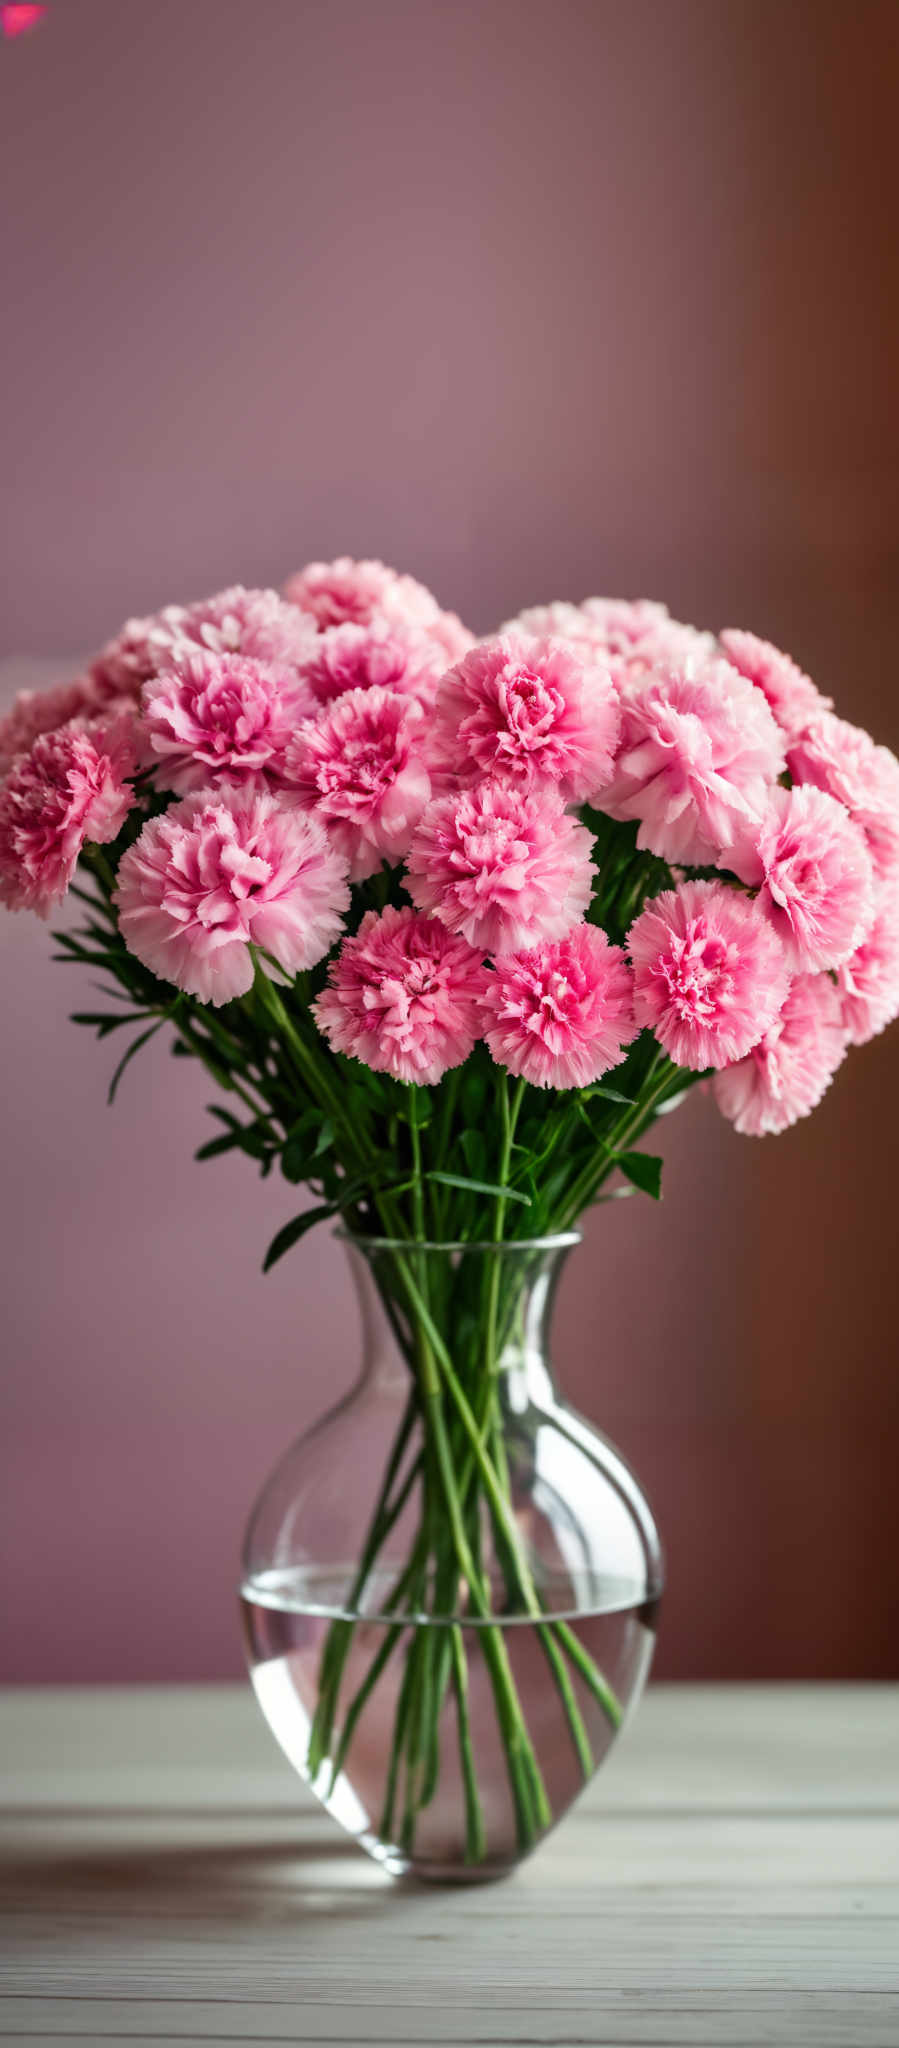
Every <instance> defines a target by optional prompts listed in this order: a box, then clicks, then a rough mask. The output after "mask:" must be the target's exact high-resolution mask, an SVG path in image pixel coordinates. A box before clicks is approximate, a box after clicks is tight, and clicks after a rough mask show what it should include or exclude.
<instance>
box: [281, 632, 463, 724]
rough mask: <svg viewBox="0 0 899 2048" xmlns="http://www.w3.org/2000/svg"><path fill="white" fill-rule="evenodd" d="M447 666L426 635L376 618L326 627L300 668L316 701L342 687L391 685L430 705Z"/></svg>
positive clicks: (382, 687) (341, 690)
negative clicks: (353, 623) (356, 623)
mask: <svg viewBox="0 0 899 2048" xmlns="http://www.w3.org/2000/svg"><path fill="white" fill-rule="evenodd" d="M446 665H447V664H446V660H445V658H444V653H443V649H442V648H441V647H438V645H437V643H436V642H435V641H434V640H433V639H431V638H430V637H429V636H428V635H426V634H424V633H422V632H418V631H415V630H413V629H411V628H409V627H406V626H403V625H401V624H398V623H391V622H390V621H389V620H387V619H384V618H376V619H374V620H373V621H372V622H371V623H370V624H368V625H364V626H356V625H351V624H350V625H343V626H328V627H326V628H325V631H324V632H323V633H321V634H319V636H318V638H317V639H316V641H315V642H314V644H313V647H312V649H311V651H310V653H309V654H308V655H307V657H306V659H305V660H304V662H303V663H302V667H301V671H300V673H301V675H302V679H303V682H304V683H305V684H306V685H307V687H308V688H309V690H310V691H311V693H312V696H313V697H314V698H315V699H316V701H317V702H318V703H319V704H329V703H331V702H332V700H333V699H334V698H335V697H342V696H343V695H344V694H345V692H346V691H347V690H395V691H397V692H398V693H399V694H400V695H401V696H403V697H414V698H416V699H417V701H418V702H419V703H422V704H428V705H430V704H431V703H432V702H433V700H434V696H435V693H436V689H437V684H438V682H439V679H440V677H441V676H442V674H443V672H444V669H445V668H446Z"/></svg>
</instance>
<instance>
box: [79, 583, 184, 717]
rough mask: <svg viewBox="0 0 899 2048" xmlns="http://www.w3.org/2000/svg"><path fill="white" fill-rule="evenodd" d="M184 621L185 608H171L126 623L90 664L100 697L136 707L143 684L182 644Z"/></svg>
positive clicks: (175, 606)
mask: <svg viewBox="0 0 899 2048" xmlns="http://www.w3.org/2000/svg"><path fill="white" fill-rule="evenodd" d="M183 618H184V606H183V605H174V604H171V605H166V607H165V609H164V610H163V611H159V612H151V613H149V614H148V616H147V617H146V618H142V619H126V621H125V624H124V626H123V627H122V628H121V630H120V632H118V633H116V634H115V636H114V638H113V639H112V640H107V642H106V645H105V647H103V648H101V650H100V653H99V654H98V655H95V657H94V660H93V661H92V662H91V664H90V669H89V675H90V679H91V681H92V683H93V684H94V686H95V688H96V689H97V691H98V692H99V694H100V696H101V697H106V698H110V697H131V698H133V699H134V701H135V703H136V702H137V700H138V698H139V697H140V693H141V688H142V686H143V684H144V683H146V682H149V680H150V677H151V676H155V675H156V674H157V671H158V670H159V669H160V667H162V666H164V664H165V663H166V661H167V660H168V659H169V657H170V655H171V653H172V649H173V648H174V647H176V646H180V645H181V644H182V640H183V635H182V632H181V621H182V619H183Z"/></svg>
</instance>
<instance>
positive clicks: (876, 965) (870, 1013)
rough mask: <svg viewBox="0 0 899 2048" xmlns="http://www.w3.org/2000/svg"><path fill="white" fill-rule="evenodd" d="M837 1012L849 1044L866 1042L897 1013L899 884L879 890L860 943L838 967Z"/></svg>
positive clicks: (898, 991) (891, 1021) (864, 1043)
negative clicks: (869, 922) (838, 1000)
mask: <svg viewBox="0 0 899 2048" xmlns="http://www.w3.org/2000/svg"><path fill="white" fill-rule="evenodd" d="M837 988H838V990H839V995H840V1014H841V1017H842V1021H843V1025H844V1027H845V1030H846V1033H847V1036H848V1038H849V1042H850V1044H851V1045H867V1043H868V1040H869V1039H870V1038H876V1036H877V1034H878V1032H880V1031H884V1030H885V1029H886V1026H887V1025H888V1024H892V1023H893V1021H894V1019H895V1018H896V1017H899V888H897V887H896V885H895V884H894V885H893V886H892V887H890V888H883V889H881V891H880V892H879V896H878V899H877V903H876V907H875V911H874V916H873V919H872V921H871V924H870V926H869V928H868V930H867V932H866V933H865V936H864V938H863V939H862V941H861V944H860V945H859V946H857V947H856V949H855V952H854V953H853V954H852V955H851V957H850V959H848V960H846V961H844V963H843V965H842V967H840V968H839V969H838V971H837Z"/></svg>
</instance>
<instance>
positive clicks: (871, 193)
mask: <svg viewBox="0 0 899 2048" xmlns="http://www.w3.org/2000/svg"><path fill="white" fill-rule="evenodd" d="M897 68H899V67H897V56H896V36H895V13H894V10H893V9H892V8H891V7H890V6H889V5H885V6H880V5H879V4H865V0H862V4H860V5H855V6H853V7H851V8H850V7H849V6H848V5H846V4H842V0H833V4H831V0H793V4H792V5H791V6H790V7H789V8H787V9H784V8H782V7H781V6H780V5H775V4H773V0H771V4H769V0H748V4H746V5H744V4H741V0H736V4H726V5H721V4H719V0H666V4H658V0H628V4H627V5H626V6H622V5H620V4H615V0H592V4H586V0H482V4H469V0H381V4H379V5H378V6H373V5H371V4H369V0H329V4H328V5H327V6H325V5H320V4H313V0H266V4H265V5H264V6H259V7H256V8H248V7H247V6H246V5H244V4H242V0H157V4H155V5H152V6H146V7H138V6H137V5H129V6H123V5H121V0H59V4H57V5H53V6H51V7H50V10H49V15H48V19H47V21H46V23H45V25H44V27H43V28H42V29H40V30H39V31H37V32H35V33H34V34H33V35H31V36H29V37H27V38H22V39H21V40H20V41H17V42H16V43H13V44H0V176H2V189H3V192H4V196H5V206H4V210H3V219H2V224H0V266H2V267H0V275H2V277H3V279H4V283H5V286H6V298H7V304H6V311H5V314H4V322H3V344H4V358H5V361H4V374H3V379H2V388H0V407H2V447H3V453H4V460H3V474H2V479H0V505H2V521H3V548H4V569H5V575H4V579H3V581H4V588H3V591H2V598H0V604H2V613H3V619H2V639H0V653H3V654H6V655H7V656H8V657H13V656H16V657H25V658H26V665H27V664H29V663H30V662H31V661H32V660H33V661H34V662H37V660H38V658H40V660H41V663H42V664H43V663H44V662H46V661H49V662H51V663H53V664H55V663H56V662H57V661H58V663H59V665H60V668H61V669H62V670H64V669H65V668H66V667H67V666H68V664H69V661H70V659H71V658H73V657H74V656H75V655H77V654H78V653H80V652H82V651H83V650H86V649H88V648H90V647H92V646H94V645H96V644H98V643H99V642H100V641H101V640H102V639H104V638H105V637H106V636H107V635H108V633H109V632H110V631H112V630H113V629H114V628H115V627H116V626H117V624H118V623H119V622H120V620H121V619H122V618H123V617H124V616H125V615H126V613H129V612H133V611H139V610H145V609H149V608H150V607H152V606H155V605H156V604H158V603H160V602H162V601H165V600H166V599H169V598H177V597H191V596H194V595H197V594H199V593H201V592H203V591H204V590H207V589H213V588H216V587H219V586H221V585H223V584H225V583H227V582H230V581H233V580H236V579H240V580H243V581H245V582H247V583H253V582H266V581H280V580H281V578H282V577H283V576H284V575H285V574H286V573H287V572H288V571H289V570H290V569H291V568H293V567H295V566H296V565H297V564H298V563H299V562H301V561H302V560H303V559H305V558H307V557H309V556H310V555H321V554H325V555H327V554H329V553H336V552H338V551H349V552H355V553H366V552H368V553H376V554H380V555H383V556H384V557H385V558H386V559H388V560H391V561H394V562H396V563H397V564H398V565H400V566H401V567H405V568H409V569H411V570H413V571H414V573H416V574H417V575H419V576H421V577H423V578H424V580H425V581H427V582H430V583H431V584H432V585H433V586H434V588H435V589H436V590H437V591H438V593H439V595H440V597H441V598H442V600H443V601H444V602H445V603H447V604H450V605H452V606H453V607H454V608H457V609H458V610H459V611H461V612H462V613H463V614H464V615H465V616H466V617H467V618H468V619H469V620H470V622H471V623H472V624H473V625H474V626H475V627H480V628H486V627H487V626H489V625H490V624H491V623H493V622H494V621H496V620H498V619H500V618H502V617H503V616H505V615H506V614H507V613H509V612H510V611H512V610H515V609H517V608H518V607H519V606H520V605H521V604H522V603H524V602H527V601H534V600H537V599H540V598H545V597H550V596H554V595H560V596H580V595H583V594H586V593H587V592H589V591H591V590H605V591H622V592H624V593H626V594H634V593H636V592H638V591H645V592H647V593H648V594H651V595H653V596H658V597H662V598H664V599H666V600H667V602H668V603H669V604H670V605H671V607H672V609H673V610H674V611H675V612H676V613H677V614H678V615H679V616H681V617H686V618H690V619H694V620H696V621H697V622H700V623H703V624H719V625H724V624H749V623H752V624H755V625H756V626H757V628H758V630H760V631H762V632H766V633H768V634H770V635H771V636H772V637H773V638H775V639H778V638H780V639H782V640H783V641H784V642H785V643H786V644H787V645H789V646H790V647H791V648H792V649H793V651H794V652H795V653H796V654H797V655H798V656H799V657H800V658H801V659H802V660H803V661H804V662H805V663H806V665H807V666H808V667H809V668H810V669H811V671H812V673H813V674H815V675H816V677H817V678H818V680H819V681H820V683H821V685H822V687H824V688H825V689H828V690H835V691H837V692H838V694H839V698H840V705H841V708H842V709H844V710H845V712H846V713H847V715H849V716H852V717H856V718H858V719H860V720H862V721H863V722H867V723H870V724H871V725H872V727H874V729H875V730H876V731H877V733H878V736H879V737H881V738H883V739H886V740H887V741H889V742H890V743H891V744H893V745H894V746H896V745H897V744H899V709H897V702H896V694H895V680H894V678H895V655H894V649H895V646H896V636H897V626H899V617H897V612H899V603H897V596H896V591H897V579H896V560H895V534H896V523H897V522H896V512H897V498H899V492H897V477H899V459H897V457H899V434H897V412H896V403H895V391H894V383H895V379H894V365H895V360H896V341H897V334H896V326H897V320H896V311H897V273H896V262H895V251H894V226H893V223H894V220H895V209H896V200H897V197H899V193H897V172H896V164H895V156H894V151H893V142H892V137H893V132H894V127H895V93H896V86H897V83H899V79H897ZM4 673H5V687H6V688H7V689H11V688H12V685H13V674H14V671H13V668H12V667H11V666H10V665H7V668H6V670H5V672H4ZM16 673H18V664H17V668H16ZM44 679H46V677H45V678H44ZM2 687H3V683H2V678H0V688H2ZM0 948H2V961H3V970H4V977H3V978H4V995H5V1000H4V1002H3V1004H2V1006H0V1057H2V1072H3V1074H4V1076H5V1086H4V1089H3V1094H2V1103H0V1146H2V1159H3V1192H2V1201H3V1211H2V1240H0V1241H2V1254H3V1268H4V1316H3V1350H4V1372H3V1390H2V1398H3V1402H4V1416H3V1438H2V1443H3V1452H2V1456H3V1467H4V1469H3V1488H2V1503H0V1513H2V1519H3V1525H4V1567H3V1569H4V1581H5V1584H4V1604H5V1610H6V1616H7V1625H6V1628H5V1630H4V1634H3V1642H2V1646H0V1676H3V1677H6V1678H13V1679H44V1678H46V1679H76V1678H84V1679H90V1678H109V1679H113V1678H137V1677H148V1678H149V1677H153V1678H165V1677H185V1676H199V1677H209V1676H214V1675H218V1674H222V1673H227V1672H233V1671H236V1670H237V1669H238V1667H239V1648H238V1635H237V1629H236V1624H235V1617H234V1608H233V1586H234V1574H235V1567H236V1557H237V1551H238V1544H239V1538H240V1531H241V1526H242V1521H243V1517H244V1514H245V1511H246V1509H247V1507H248V1505H249V1502H250V1499H251V1496H252V1494H253V1492H254V1491H255V1488H256V1487H257V1485H258V1483H259V1482H260V1480H261V1479H262V1477H263V1475H264V1474H265V1472H266V1470H267V1468H268V1466H269V1465H270V1464H271V1463H272V1461H273V1459H274V1458H275V1456H276V1455H277V1454H278V1453H279V1452H280V1450H281V1449H282V1448H283V1446H284V1444H285V1443H286V1441H287V1439H288V1437H289V1436H291V1435H292V1434H294V1433H295V1432H296V1431H297V1430H298V1429H299V1428H301V1427H302V1426H303V1425H304V1423H305V1422H306V1421H308V1420H309V1419H311V1418H312V1416H313V1415H314V1414H315V1413H316V1411H317V1410H319V1409H320V1408H321V1406H322V1404H323V1402H324V1401H325V1399H326V1398H329V1397H330V1396H331V1395H332V1394H333V1393H334V1391H335V1390H336V1389H337V1388H338V1386H342V1385H344V1384H346V1383H348V1381H349V1379H350V1378H351V1377H352V1366H353V1358H354V1345H355V1335H354V1326H353V1313H354V1312H353V1310H352V1306H351V1304H350V1302H349V1299H348V1297H347V1296H346V1295H345V1293H344V1292H343V1289H342V1281H341V1271H340V1256H341V1255H340V1253H339V1250H338V1248H337V1247H336V1246H334V1245H333V1244H331V1243H330V1242H329V1241H328V1240H327V1238H326V1237H324V1236H320V1237H318V1238H317V1239H315V1240H312V1241H310V1242H309V1243H307V1245H306V1246H305V1247H304V1248H301V1250H300V1251H299V1252H298V1253H297V1254H296V1255H295V1256H294V1257H293V1259H292V1260H289V1261H286V1262H285V1263H284V1264H283V1265H282V1266H280V1267H279V1268H278V1269H277V1270H276V1271H275V1272H274V1273H273V1274H272V1275H271V1276H270V1278H268V1279H267V1280H266V1281H265V1282H263V1281H262V1279H261V1277H260V1273H259V1264H260V1258H261V1253H262V1250H263V1249H264V1246H265V1244H266V1243H267V1241H268V1238H269V1236H270V1235H271V1234H272V1231H273V1229H274V1228H276V1227H277V1224H278V1223H279V1222H280V1221H281V1220H283V1218H284V1217H285V1216H286V1215H287V1214H289V1213H291V1209H292V1205H293V1196H292V1193H291V1191H290V1190H289V1189H287V1188H286V1186H285V1185H284V1184H283V1183H280V1184H279V1183H277V1182H275V1181H272V1182H271V1183H268V1184H265V1185H264V1186H263V1185H261V1184H260V1183H258V1182H257V1180H256V1178H255V1176H254V1174H253V1172H252V1170H251V1169H250V1167H249V1165H248V1164H247V1163H246V1162H235V1161H233V1160H225V1161H221V1162H218V1163H216V1164H214V1165H210V1166H208V1167H204V1168H199V1167H195V1166H194V1165H193V1164H192V1161H191V1152H192V1149H193V1148H194V1146H195V1145H196V1144H199V1143H200V1142H201V1141H202V1139H203V1138H204V1137H205V1136H206V1135H208V1126H207V1123H206V1120H205V1118H204V1114H203V1104H204V1102H205V1101H206V1100H207V1099H208V1098H209V1090H208V1088H207V1086H206V1084H205V1083H204V1082H203V1079H202V1077H201V1076H200V1075H199V1074H197V1073H194V1072H193V1071H192V1070H191V1069H190V1068H189V1067H188V1066H187V1065H186V1064H181V1063H176V1062H174V1061H172V1060H170V1059H169V1058H168V1057H167V1056H166V1054H165V1052H164V1051H163V1050H162V1049H161V1048H160V1047H159V1046H158V1045H154V1046H153V1047H152V1048H150V1050H149V1051H148V1052H147V1054H146V1055H144V1056H143V1058H142V1059H141V1061H140V1062H139V1063H138V1064H136V1065H135V1066H134V1067H133V1068H132V1069H131V1071H130V1075H129V1077H128V1079H127V1081H126V1083H125V1084H124V1086H123V1089H122V1093H121V1096H120V1099H119V1102H118V1104H117V1106H116V1108H115V1109H114V1110H113V1111H107V1110H106V1108H105V1105H104V1094H105V1085H106V1079H107V1075H108V1070H109V1067H110V1065H111V1059H110V1056H109V1048H108V1047H107V1048H98V1047H97V1046H96V1045H95V1044H94V1042H93V1040H92V1039H91V1038H90V1037H89V1035H88V1034H86V1033H85V1034H82V1033H80V1032H78V1031H76V1030H75V1029H74V1028H73V1027H71V1026H68V1025H67V1024H66V1021H65V1016H66V1012H67V1011H68V1010H69V1009H73V1008H78V1007H83V1006H84V998H85V995H86V993H87V991H86V989H85V987H84V985H83V983H81V982H80V980H79V977H78V976H77V975H75V974H72V973H71V972H69V971H67V973H65V974H64V973H63V971H62V969H61V968H59V967H57V966H55V965H53V964H51V962H50V959H49V951H50V949H49V946H48V944H47V939H46V934H45V933H44V932H43V931H42V930H41V928H39V927H38V926H37V925H36V924H35V923H34V922H33V921H31V920H26V919H24V918H21V919H13V918H6V917H4V918H3V919H2V921H0ZM896 1078H897V1049H896V1047H895V1045H892V1044H890V1043H889V1041H887V1040H881V1041H879V1042H878V1043H877V1044H876V1045H875V1046H873V1047H872V1048H870V1049H869V1050H868V1051H867V1052H866V1053H865V1054H863V1055H856V1057H855V1060H854V1061H853V1062H851V1063H850V1066H849V1067H848V1068H847V1069H846V1070H845V1072H844V1074H843V1075H842V1076H841V1078H840V1080H839V1081H838V1083H837V1085H836V1087H835V1089H834V1090H833V1091H832V1093H831V1095H830V1096H829V1097H828V1100H827V1102H826V1103H825V1104H824V1106H823V1107H822V1109H821V1110H820V1111H819V1112H818V1114H817V1115H816V1117H815V1118H814V1119H813V1120H812V1121H811V1122H810V1123H809V1124H807V1125H805V1126H802V1127H800V1128H799V1129H797V1130H796V1131H795V1132H793V1133H791V1134H790V1135H789V1136H787V1137H786V1138H784V1139H782V1140H780V1141H778V1142H777V1144H774V1143H773V1141H768V1143H762V1144H752V1143H750V1142H748V1141H740V1140H738V1139H736V1138H735V1137H733V1136H732V1135H731V1133H730V1132H729V1131H728V1130H727V1129H725V1127H724V1126H723V1125H722V1124H721V1123H720V1122H719V1121H718V1119H717V1117H716V1115H715V1113H714V1111H713V1109H712V1107H711V1105H710V1104H708V1103H706V1102H702V1101H694V1103H693V1104H692V1105H691V1106H690V1107H688V1108H687V1109H685V1110H684V1112H683V1113H682V1114H681V1116H680V1117H679V1118H673V1119H672V1120H671V1122H670V1123H669V1125H668V1126H667V1131H666V1140H667V1152H668V1158H669V1166H668V1179H667V1186H668V1199H667V1201H666V1203H665V1204H664V1205H663V1207H662V1208H661V1209H660V1210H658V1211H656V1210H653V1209H651V1208H650V1207H649V1205H643V1204H638V1203H633V1204H623V1205H620V1206H618V1207H613V1208H611V1209H608V1210H603V1211H600V1212H598V1213H597V1215H596V1216H594V1217H593V1218H592V1219H591V1220H590V1222H589V1224H588V1232H589V1240H590V1243H589V1249H588V1252H587V1253H586V1254H582V1255H581V1257H580V1271H578V1266H577V1262H575V1263H574V1264H572V1266H571V1267H570V1269H569V1277H568V1279H567V1281H566V1285H565V1289H564V1292H563V1296H562V1300H561V1302H560V1310H559V1326H558V1364H559V1368H560V1373H561V1377H562V1379H563V1382H564V1383H565V1385H566V1387H567V1389H568V1390H569V1391H570V1393H571V1394H572V1396H573V1397H574V1398H576V1399H577V1400H578V1402H579V1404H580V1405H581V1406H582V1407H584V1408H585V1409H586V1410H587V1412H589V1413H590V1414H591V1415H593V1416H594V1417H595V1418H596V1419H597V1420H598V1421H600V1423H601V1424H602V1426H603V1427H605V1428H606V1429H607V1430H608V1432H609V1433H610V1434H611V1435H612V1436H613V1437H614V1438H615V1439H616V1441H617V1442H618V1443H619V1444H620V1445H621V1447H622V1448H623V1449H624V1450H625V1452H626V1453H627V1454H628V1455H629V1456H630V1457H631V1458H632V1459H633V1461H634V1463H635V1464H636V1466H637V1468H638V1470H639V1471H640V1472H641V1475H642V1476H643V1477H644V1478H645V1479H646V1481H647V1482H648V1484H649V1486H650V1490H651V1492H652V1494H653V1497H654V1499H655V1502H656V1505H657V1508H658V1512H659V1516H660V1519H661V1522H662V1525H663V1529H664V1531H665V1534H666V1536H667V1539H668V1549H669V1554H670V1564H671V1571H672V1585H671V1594H670V1599H669V1604H668V1611H667V1616H666V1622H665V1627H664V1630H663V1635H662V1641H661V1649H660V1656H659V1664H658V1667H657V1668H658V1669H659V1671H662V1672H667V1673H668V1674H669V1675H687V1674H690V1675H697V1676H707V1675H708V1676H710V1675H738V1674H755V1675H759V1676H763V1675H786V1674H789V1673H792V1674H798V1675H808V1676H813V1675H820V1674H831V1675H839V1674H844V1675H864V1674H870V1675H886V1674H887V1673H891V1674H892V1675H899V1666H897V1661H896V1659H897V1651H896V1647H895V1640H894V1636H893V1635H892V1634H891V1632H890V1631H889V1629H888V1626H887V1621H886V1616H887V1614H888V1612H889V1606H890V1593H891V1587H890V1584H888V1583H885V1575H886V1576H887V1577H889V1575H890V1568H889V1559H890V1558H891V1557H895V1555H896V1539H897V1536H899V1527H897V1508H896V1502H895V1498H894V1495H895V1488H893V1489H892V1492H890V1489H889V1486H888V1483H887V1474H888V1473H889V1471H890V1469H891V1461H892V1469H895V1457H896V1453H897V1452H899V1440H897V1430H896V1423H895V1420H894V1419H893V1400H892V1392H891V1378H892V1376H893V1374H894V1358H895V1338H894V1331H895V1326H896V1314H897V1309H899V1299H897V1286H896V1262H895V1244H894V1215H895V1207H894V1201H895V1198H894V1196H893V1193H892V1169H893V1161H894V1159H895V1156H896V1141H897V1137H899V1119H897V1111H896ZM892 1584H893V1586H895V1574H894V1573H893V1574H892Z"/></svg>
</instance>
